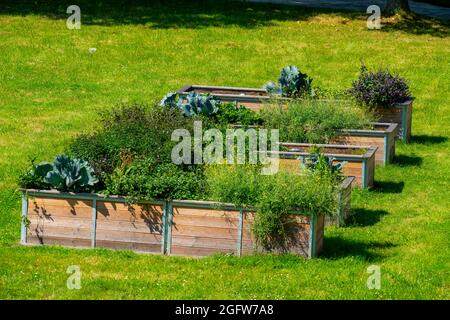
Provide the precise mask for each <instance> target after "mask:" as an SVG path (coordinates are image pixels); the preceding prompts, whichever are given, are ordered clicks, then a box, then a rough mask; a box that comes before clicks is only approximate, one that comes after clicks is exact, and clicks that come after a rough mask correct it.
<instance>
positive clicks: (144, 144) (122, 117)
mask: <svg viewBox="0 0 450 320" xmlns="http://www.w3.org/2000/svg"><path fill="white" fill-rule="evenodd" d="M180 128H184V129H187V130H189V131H190V132H192V128H193V119H188V118H186V117H184V116H183V115H182V114H181V113H180V112H179V111H178V110H175V109H170V108H163V107H159V106H153V107H149V106H146V105H142V104H138V103H134V104H131V105H123V106H119V107H118V108H115V109H113V110H112V111H109V112H106V113H103V114H102V115H101V126H100V127H99V129H98V130H97V131H96V132H94V133H91V134H82V135H80V136H78V137H76V138H75V139H74V140H73V141H72V142H71V143H70V145H69V147H68V151H67V152H68V153H69V154H70V155H72V156H75V157H78V158H82V159H85V160H88V161H89V162H90V163H92V165H93V166H94V168H95V170H96V172H98V174H99V176H100V177H101V180H102V181H103V180H104V179H105V177H106V175H108V174H111V173H112V172H113V171H114V169H115V168H117V167H119V166H121V165H122V163H123V162H124V158H125V160H126V162H132V160H133V158H135V157H141V158H147V157H149V158H152V159H154V160H155V161H157V162H159V163H164V162H171V152H172V148H173V146H174V145H175V144H176V142H173V141H171V135H172V132H173V131H174V130H175V129H180Z"/></svg>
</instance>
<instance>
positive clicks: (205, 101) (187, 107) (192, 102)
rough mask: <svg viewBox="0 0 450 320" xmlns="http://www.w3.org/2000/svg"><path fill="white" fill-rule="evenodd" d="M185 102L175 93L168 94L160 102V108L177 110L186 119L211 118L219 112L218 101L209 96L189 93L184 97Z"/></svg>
mask: <svg viewBox="0 0 450 320" xmlns="http://www.w3.org/2000/svg"><path fill="white" fill-rule="evenodd" d="M186 101H187V102H183V99H182V98H180V97H179V96H178V94H177V93H173V92H171V93H168V94H167V95H165V96H164V98H163V99H162V100H161V102H160V106H164V107H168V108H179V109H180V110H181V111H182V112H183V114H184V115H185V116H187V117H192V116H196V115H204V116H212V115H214V114H216V113H217V111H218V110H219V105H220V104H221V102H220V99H219V98H217V97H215V96H213V95H210V94H203V93H197V92H190V93H189V94H188V95H187V96H186Z"/></svg>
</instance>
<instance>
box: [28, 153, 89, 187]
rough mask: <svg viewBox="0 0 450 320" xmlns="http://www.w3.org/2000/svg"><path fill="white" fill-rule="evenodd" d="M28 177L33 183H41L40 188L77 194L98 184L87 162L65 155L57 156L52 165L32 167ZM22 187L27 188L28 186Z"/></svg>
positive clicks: (43, 164)
mask: <svg viewBox="0 0 450 320" xmlns="http://www.w3.org/2000/svg"><path fill="white" fill-rule="evenodd" d="M28 177H29V178H30V180H29V181H32V182H33V183H34V182H37V183H43V184H42V185H41V186H45V187H50V188H54V189H57V190H61V191H75V192H79V191H82V190H85V189H86V188H89V187H93V186H94V185H95V184H96V183H97V182H98V179H97V177H96V175H95V172H94V169H93V168H92V167H91V166H90V165H89V163H88V162H87V161H84V160H81V159H71V158H70V157H68V156H66V155H59V156H57V157H56V158H55V160H54V161H53V163H48V162H42V163H40V164H38V165H33V167H32V168H31V170H30V171H29V173H28ZM23 187H27V188H29V187H30V185H24V186H23Z"/></svg>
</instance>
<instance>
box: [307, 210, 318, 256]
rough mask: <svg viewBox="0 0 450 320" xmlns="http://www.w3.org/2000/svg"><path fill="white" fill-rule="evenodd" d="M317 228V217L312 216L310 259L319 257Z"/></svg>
mask: <svg viewBox="0 0 450 320" xmlns="http://www.w3.org/2000/svg"><path fill="white" fill-rule="evenodd" d="M316 227H317V216H316V215H314V214H313V215H311V217H310V219H309V252H308V258H314V257H315V256H316V255H317V252H316V233H317V232H316V231H317V230H316Z"/></svg>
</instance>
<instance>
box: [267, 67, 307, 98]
mask: <svg viewBox="0 0 450 320" xmlns="http://www.w3.org/2000/svg"><path fill="white" fill-rule="evenodd" d="M311 83H312V79H311V78H309V77H308V75H307V74H305V73H302V72H300V71H299V70H298V68H297V67H296V66H287V67H285V68H283V69H282V70H281V72H280V77H279V78H278V84H275V83H273V82H269V83H267V84H265V85H264V86H263V88H264V89H265V90H266V91H267V92H268V93H269V94H275V95H281V96H283V97H290V98H292V97H299V96H314V90H313V88H312V85H311Z"/></svg>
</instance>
